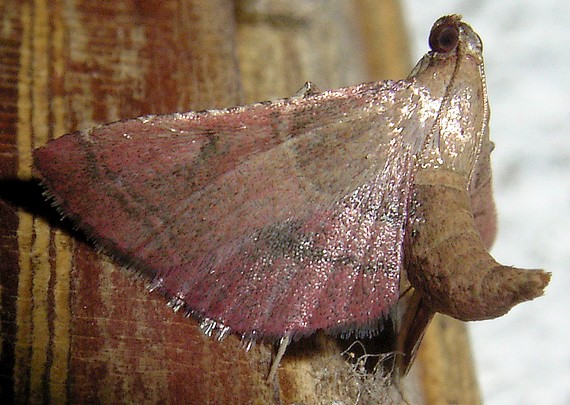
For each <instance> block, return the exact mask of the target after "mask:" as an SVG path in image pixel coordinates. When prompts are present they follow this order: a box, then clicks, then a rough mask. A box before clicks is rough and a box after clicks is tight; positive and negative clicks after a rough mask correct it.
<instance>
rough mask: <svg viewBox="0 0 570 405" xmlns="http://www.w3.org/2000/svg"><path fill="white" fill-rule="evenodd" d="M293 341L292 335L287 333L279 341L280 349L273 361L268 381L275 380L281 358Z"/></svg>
mask: <svg viewBox="0 0 570 405" xmlns="http://www.w3.org/2000/svg"><path fill="white" fill-rule="evenodd" d="M289 343H291V336H290V335H285V336H283V337H282V338H281V340H280V341H279V349H278V350H277V354H276V355H275V358H274V359H273V362H272V363H271V369H270V370H269V375H268V376H267V381H273V379H274V378H275V376H276V375H277V369H278V368H279V364H280V363H281V359H282V358H283V355H284V354H285V350H287V346H289Z"/></svg>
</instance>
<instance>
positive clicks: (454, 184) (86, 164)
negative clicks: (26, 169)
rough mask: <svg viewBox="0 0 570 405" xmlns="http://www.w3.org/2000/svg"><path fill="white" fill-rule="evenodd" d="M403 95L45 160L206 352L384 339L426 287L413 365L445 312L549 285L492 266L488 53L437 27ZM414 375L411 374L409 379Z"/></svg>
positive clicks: (57, 143) (169, 132) (136, 137)
mask: <svg viewBox="0 0 570 405" xmlns="http://www.w3.org/2000/svg"><path fill="white" fill-rule="evenodd" d="M429 45H430V48H431V51H430V52H428V53H427V54H426V55H425V56H424V57H423V58H422V59H421V60H420V61H419V63H418V64H417V66H416V67H415V68H414V69H413V71H412V73H411V74H410V76H409V77H408V78H407V79H405V80H400V81H382V82H374V83H366V84H359V85H356V86H351V87H345V88H340V89H337V90H327V91H322V92H321V91H318V90H316V89H315V87H314V86H313V85H312V84H310V83H307V84H306V85H305V86H304V87H303V89H302V90H301V91H299V92H298V93H297V94H295V95H294V96H293V97H290V98H286V99H281V100H276V101H270V102H261V103H256V104H250V105H245V106H238V107H233V108H228V109H222V110H208V111H197V112H186V113H174V114H167V115H157V116H155V115H149V116H144V117H140V118H135V119H130V120H125V121H119V122H114V123H111V124H108V125H103V126H99V127H96V128H93V129H88V130H83V131H79V132H75V133H72V134H68V135H65V136H63V137H61V138H59V139H56V140H53V141H51V142H49V143H48V144H47V145H46V146H44V147H42V148H39V149H37V150H36V151H35V152H34V165H35V169H36V172H37V173H38V174H39V176H40V177H41V179H42V183H43V185H44V186H45V188H46V189H47V194H48V196H49V197H50V198H51V199H52V200H53V202H54V204H55V205H56V206H57V207H58V209H59V210H60V211H61V213H63V214H64V215H65V216H68V217H71V219H72V220H73V221H74V222H75V224H76V225H77V227H78V228H79V229H81V230H82V231H83V232H84V233H85V234H87V235H88V236H89V237H91V238H92V239H93V240H94V242H95V244H96V245H97V246H98V247H100V248H101V249H102V250H104V251H105V252H107V253H108V254H109V255H110V256H112V257H113V258H115V259H116V260H117V261H118V262H119V263H121V264H123V265H126V266H128V267H129V268H131V269H133V270H134V271H135V272H137V273H139V274H141V275H143V276H145V277H147V278H148V279H149V280H150V290H157V291H159V292H160V293H161V294H163V295H164V296H165V297H167V298H168V300H169V305H170V306H171V307H172V308H173V309H174V310H183V311H185V312H186V313H187V314H189V315H193V316H196V317H197V318H198V319H199V320H200V325H201V328H202V330H203V331H204V332H205V333H207V334H208V335H212V334H216V335H217V336H218V338H222V337H223V336H225V335H226V334H227V333H229V332H230V331H232V332H234V333H238V334H241V335H242V337H243V338H244V339H245V340H246V341H249V342H251V341H254V340H257V339H265V340H278V339H280V341H281V343H282V344H281V348H280V351H279V353H278V355H277V360H276V361H275V362H274V365H273V368H272V371H271V374H274V373H275V371H276V367H277V365H278V364H279V360H280V357H281V356H282V355H283V352H284V350H285V347H286V346H287V344H288V343H289V342H290V341H291V340H292V339H297V338H300V337H303V336H307V335H310V334H312V333H314V332H316V331H318V330H323V331H326V332H328V333H332V334H343V335H350V334H353V335H355V336H357V337H361V336H369V335H371V334H374V333H375V332H376V331H377V330H378V328H379V327H380V325H381V323H382V322H383V320H384V319H385V317H386V316H388V314H389V312H390V310H391V309H392V308H393V307H394V305H396V304H397V302H398V300H399V297H400V282H401V280H402V279H403V276H404V275H405V276H406V277H407V278H408V279H409V282H410V283H411V286H412V287H413V293H412V299H411V300H410V302H411V304H410V305H409V306H408V308H407V312H406V314H405V315H404V322H403V324H402V330H401V331H400V336H401V343H400V346H401V348H402V351H403V352H404V354H405V356H406V358H407V364H409V362H410V361H411V359H412V356H413V352H414V351H415V348H416V347H417V344H418V342H419V341H420V340H421V336H422V334H423V330H424V328H425V327H426V325H427V323H428V322H429V319H431V316H432V315H433V314H434V313H435V312H441V313H444V314H448V315H451V316H453V317H455V318H457V319H461V320H478V319H488V318H494V317H497V316H500V315H503V314H504V313H506V312H507V311H508V310H509V309H510V308H512V307H513V306H514V305H516V304H517V303H519V302H522V301H525V300H530V299H533V298H535V297H537V296H539V295H541V294H542V293H543V289H544V288H545V287H546V285H547V284H548V282H549V277H550V275H549V274H548V273H545V272H543V271H541V270H530V271H528V270H521V269H517V268H514V267H509V266H502V265H499V264H498V263H496V262H495V261H494V259H493V258H492V257H491V256H490V255H489V254H488V253H487V250H486V248H487V247H488V246H489V245H490V244H491V242H492V238H493V235H494V223H495V212H494V207H493V203H492V196H491V169H490V153H491V150H492V148H493V144H492V143H491V141H490V140H489V135H488V134H489V128H488V125H489V106H488V101H487V92H486V87H485V77H484V71H483V58H482V43H481V40H480V38H479V37H478V35H477V34H476V33H475V32H474V31H473V30H472V29H471V27H470V26H469V25H467V24H465V23H464V22H462V21H461V17H460V16H457V15H450V16H445V17H442V18H440V19H439V20H438V21H436V22H435V24H434V26H433V28H432V30H431V33H430V36H429ZM405 367H407V365H406V366H405Z"/></svg>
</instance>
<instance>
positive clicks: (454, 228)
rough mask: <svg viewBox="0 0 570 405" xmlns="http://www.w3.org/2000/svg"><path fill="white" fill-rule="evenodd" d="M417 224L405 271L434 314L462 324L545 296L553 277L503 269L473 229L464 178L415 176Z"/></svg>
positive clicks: (431, 172) (436, 173)
mask: <svg viewBox="0 0 570 405" xmlns="http://www.w3.org/2000/svg"><path fill="white" fill-rule="evenodd" d="M415 181H416V196H415V207H414V210H415V211H414V218H416V219H415V220H414V221H412V224H411V227H412V229H411V230H410V231H411V232H410V233H409V235H411V236H410V238H411V239H412V240H411V243H410V244H409V246H410V248H409V252H407V254H406V270H407V272H408V278H409V280H410V283H411V284H412V286H413V287H414V288H416V289H417V290H419V291H420V292H421V293H422V295H423V297H422V298H423V301H424V302H425V304H426V305H427V306H428V307H430V308H431V309H432V310H433V311H436V312H441V313H444V314H447V315H450V316H452V317H454V318H456V319H460V320H463V321H475V320H483V319H491V318H496V317H499V316H501V315H504V314H506V313H507V312H508V311H509V310H510V309H511V308H512V307H514V306H515V305H516V304H518V303H521V302H523V301H528V300H532V299H534V298H536V297H539V296H541V295H542V294H543V292H544V288H545V287H546V285H547V284H548V282H549V281H550V273H546V272H544V271H542V270H524V269H518V268H515V267H510V266H503V265H500V264H499V263H497V262H496V261H495V259H493V257H492V256H491V255H490V254H489V253H488V252H487V250H486V249H485V247H484V245H483V241H482V239H481V235H480V234H479V232H478V231H477V229H476V227H475V220H474V217H473V210H472V208H471V200H470V197H469V193H468V191H467V180H466V176H463V175H461V174H459V173H456V172H453V171H451V170H442V168H439V169H437V170H436V169H423V170H419V171H418V172H417V173H416V175H415Z"/></svg>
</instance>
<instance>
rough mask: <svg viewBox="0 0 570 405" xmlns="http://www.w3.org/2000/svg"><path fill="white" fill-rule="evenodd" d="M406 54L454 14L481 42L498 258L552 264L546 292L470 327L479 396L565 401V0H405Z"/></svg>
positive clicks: (569, 158) (569, 20)
mask: <svg viewBox="0 0 570 405" xmlns="http://www.w3.org/2000/svg"><path fill="white" fill-rule="evenodd" d="M403 7H404V10H403V11H404V18H405V21H406V24H407V26H408V29H409V32H410V35H411V37H410V39H411V41H412V52H413V53H412V55H413V59H414V60H417V59H419V57H420V56H421V55H422V54H423V53H425V52H426V50H427V48H428V47H427V36H428V34H429V30H430V28H431V25H432V24H433V22H434V21H435V20H436V19H437V18H438V17H440V16H442V15H445V14H452V13H458V14H462V15H463V20H464V21H466V22H467V23H469V24H470V25H471V26H472V27H473V28H474V29H475V31H476V32H478V33H479V35H480V36H481V38H482V40H483V51H484V57H485V66H486V73H487V85H488V90H489V102H490V106H491V139H492V140H493V141H494V142H495V144H496V148H495V151H494V152H493V168H494V185H495V200H496V203H497V209H498V213H499V233H498V237H497V240H496V242H495V245H494V248H493V250H492V253H493V255H494V256H495V258H496V259H497V260H498V261H499V262H500V263H502V264H506V265H516V266H517V267H525V268H543V269H546V270H548V271H550V272H552V281H551V283H550V286H549V287H548V288H547V291H546V295H545V296H544V297H541V298H538V299H536V300H535V301H532V302H529V303H524V304H521V305H519V306H517V307H516V308H514V309H513V310H512V311H511V312H509V313H508V314H507V315H505V316H504V317H502V318H499V319H496V320H492V321H483V322H474V323H471V324H470V332H471V338H472V343H473V350H474V352H475V357H476V363H477V369H478V374H479V383H480V385H481V390H482V393H483V398H484V401H485V403H486V404H491V405H495V404H496V405H499V404H501V405H509V404H517V405H524V404H529V405H530V404H532V405H535V404H545V405H557V404H570V243H569V241H570V63H569V62H570V2H568V1H565V0H542V1H539V0H536V1H530V0H527V1H523V0H500V1H499V0H488V1H476V0H455V1H453V0H437V1H423V0H404V1H403Z"/></svg>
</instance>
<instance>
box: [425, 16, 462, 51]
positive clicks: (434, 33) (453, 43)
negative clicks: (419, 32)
mask: <svg viewBox="0 0 570 405" xmlns="http://www.w3.org/2000/svg"><path fill="white" fill-rule="evenodd" d="M458 42H459V26H458V25H457V24H456V23H455V22H454V21H453V22H452V21H449V22H446V21H444V22H443V23H442V24H440V25H438V26H436V27H434V28H433V29H432V30H431V33H430V34H429V47H430V48H431V49H432V50H433V51H434V52H442V53H446V52H450V51H452V50H454V49H455V48H456V47H457V43H458Z"/></svg>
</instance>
